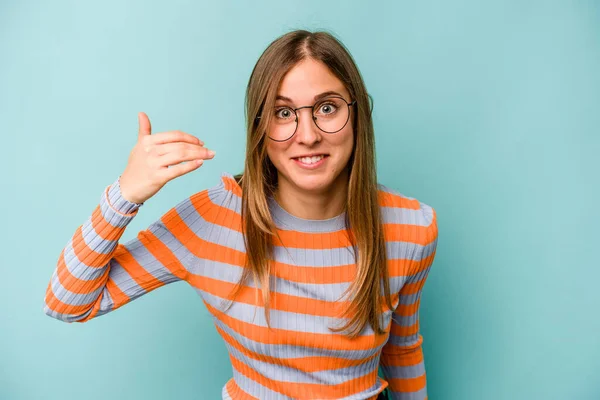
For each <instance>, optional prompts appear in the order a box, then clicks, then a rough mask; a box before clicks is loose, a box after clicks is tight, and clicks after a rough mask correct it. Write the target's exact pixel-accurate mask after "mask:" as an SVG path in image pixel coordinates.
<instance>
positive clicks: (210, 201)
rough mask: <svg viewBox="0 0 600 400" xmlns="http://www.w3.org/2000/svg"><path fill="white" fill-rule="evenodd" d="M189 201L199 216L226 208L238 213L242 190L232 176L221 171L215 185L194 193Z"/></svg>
mask: <svg viewBox="0 0 600 400" xmlns="http://www.w3.org/2000/svg"><path fill="white" fill-rule="evenodd" d="M189 201H190V203H191V204H192V205H194V208H195V209H196V210H197V211H198V212H199V213H200V214H203V213H205V212H209V211H210V210H212V209H215V208H226V209H230V210H232V211H235V212H238V213H240V212H241V201H242V188H241V186H240V185H239V184H238V182H237V179H236V178H235V176H234V175H232V174H231V173H229V172H226V171H223V172H221V174H220V176H219V179H218V181H217V183H215V184H213V185H211V186H209V187H207V188H205V189H203V190H201V191H199V192H196V193H194V194H193V195H192V196H190V197H189Z"/></svg>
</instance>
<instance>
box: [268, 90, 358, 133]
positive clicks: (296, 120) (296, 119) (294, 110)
mask: <svg viewBox="0 0 600 400" xmlns="http://www.w3.org/2000/svg"><path fill="white" fill-rule="evenodd" d="M331 98H335V99H341V100H342V101H343V102H344V103H346V106H347V107H348V117H347V118H346V122H344V125H342V127H341V128H340V129H338V130H337V131H333V132H327V131H325V130H323V129H322V128H321V127H320V126H319V125H318V124H317V117H315V115H314V114H313V113H314V111H315V110H314V109H315V106H316V105H317V104H319V103H321V102H323V101H324V100H327V99H331ZM355 104H356V100H353V101H351V102H350V103H348V102H347V101H346V99H344V98H343V97H342V96H327V97H325V98H323V99H320V100H317V101H315V104H313V105H312V106H302V107H298V108H290V110H292V111H293V112H294V115H295V116H296V118H295V120H294V122H295V123H296V128H294V133H292V134H291V135H290V137H289V138H287V139H283V140H277V139H273V138H272V137H271V136H269V134H267V137H268V138H269V139H271V140H273V141H275V142H285V141H288V140H290V139H291V138H293V137H294V135H295V134H296V132H297V131H298V115H299V114H298V113H297V112H296V111H298V110H301V109H303V108H310V109H311V111H310V115H312V120H313V123H314V124H315V126H316V127H317V128H319V130H320V131H322V132H325V133H328V134H334V133H337V132H339V131H341V130H342V129H344V128H345V127H346V125H348V121H350V107H352V106H353V105H355ZM259 119H260V115H259V116H258V117H256V120H259Z"/></svg>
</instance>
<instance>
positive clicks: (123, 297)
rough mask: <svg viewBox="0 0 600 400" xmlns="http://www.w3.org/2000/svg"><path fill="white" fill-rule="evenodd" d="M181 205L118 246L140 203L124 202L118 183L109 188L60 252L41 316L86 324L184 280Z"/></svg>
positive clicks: (185, 252)
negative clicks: (179, 209) (43, 313)
mask: <svg viewBox="0 0 600 400" xmlns="http://www.w3.org/2000/svg"><path fill="white" fill-rule="evenodd" d="M186 201H187V200H186ZM182 204H184V202H182V203H181V204H179V205H178V206H176V207H174V208H172V209H171V210H169V211H168V212H167V213H165V214H164V215H163V216H162V217H161V218H160V219H159V220H157V221H156V222H154V223H152V224H151V225H150V226H149V227H148V228H147V229H145V230H143V231H141V232H139V233H138V234H137V237H136V238H134V239H132V240H130V241H128V242H127V243H125V244H119V243H118V241H119V239H120V238H121V236H122V235H123V232H124V230H125V228H126V226H127V225H128V224H129V222H131V220H132V219H133V218H134V216H135V215H136V214H137V213H138V210H139V207H140V204H135V203H130V202H129V201H127V200H126V199H124V198H123V196H122V195H121V191H120V186H119V179H117V180H116V181H115V182H114V183H112V184H111V185H110V186H108V187H107V188H106V189H105V190H104V192H103V194H102V196H101V198H100V203H99V204H98V205H97V206H96V208H95V209H94V211H93V212H92V214H91V216H90V217H89V218H88V219H87V220H86V221H85V223H84V224H83V225H81V226H79V227H78V228H77V230H76V231H75V233H74V234H73V236H72V237H71V239H70V240H69V241H68V243H67V245H66V246H65V248H64V249H63V250H62V252H61V253H60V256H59V258H58V262H57V265H56V268H55V270H54V273H53V274H52V277H51V279H50V282H49V284H48V287H47V289H46V296H45V298H44V312H45V313H46V314H47V315H49V316H51V317H53V318H56V319H59V320H62V321H65V322H86V321H88V320H90V319H92V318H95V317H98V316H101V315H103V314H106V313H108V312H111V311H114V310H116V309H118V308H119V307H121V306H123V305H125V304H127V303H128V302H130V301H132V300H135V299H136V298H138V297H140V296H142V295H144V294H146V293H149V292H150V291H152V290H154V289H157V288H159V287H161V286H163V285H166V284H169V283H172V282H176V281H179V280H182V279H184V278H185V275H186V272H185V271H186V268H185V264H186V262H187V261H188V260H190V259H191V253H190V252H189V251H188V250H187V249H186V248H185V247H184V246H183V245H182V243H181V241H180V240H179V238H178V236H179V237H180V236H181V235H182V234H185V232H186V228H185V226H184V225H185V224H183V223H182V220H181V218H179V216H178V213H177V210H176V209H177V208H178V207H179V208H181V206H182Z"/></svg>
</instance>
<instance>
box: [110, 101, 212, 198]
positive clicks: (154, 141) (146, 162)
mask: <svg viewBox="0 0 600 400" xmlns="http://www.w3.org/2000/svg"><path fill="white" fill-rule="evenodd" d="M138 120H139V132H138V141H137V143H136V144H135V146H134V147H133V150H132V151H131V153H130V154H129V160H128V161H127V167H125V171H124V172H123V173H122V174H121V178H120V186H121V195H122V196H123V197H124V198H125V199H126V200H128V201H130V202H132V203H143V202H145V201H146V200H148V199H149V198H150V197H152V196H154V195H155V194H156V193H157V192H158V191H159V190H160V189H161V188H162V187H163V186H164V185H165V184H166V183H167V182H169V181H170V180H172V179H175V178H177V177H178V176H181V175H185V174H187V173H188V172H191V171H193V170H195V169H196V168H198V167H200V166H201V165H202V163H203V161H204V160H205V159H210V158H213V156H214V152H213V151H211V150H208V149H206V148H204V142H203V141H202V140H200V139H198V138H197V137H195V136H192V135H190V134H188V133H185V132H181V131H169V132H161V133H156V134H151V129H152V128H151V125H150V120H149V119H148V116H147V115H146V114H145V113H143V112H140V113H139V114H138ZM184 161H187V162H186V163H183V162H184Z"/></svg>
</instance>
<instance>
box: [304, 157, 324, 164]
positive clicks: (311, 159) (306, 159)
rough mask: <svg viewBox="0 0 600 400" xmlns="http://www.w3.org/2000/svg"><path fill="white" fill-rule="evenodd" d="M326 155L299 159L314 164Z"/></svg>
mask: <svg viewBox="0 0 600 400" xmlns="http://www.w3.org/2000/svg"><path fill="white" fill-rule="evenodd" d="M323 157H325V156H315V157H300V158H298V160H300V161H301V162H303V163H304V164H314V163H316V162H317V161H319V160H320V159H322V158H323Z"/></svg>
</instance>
